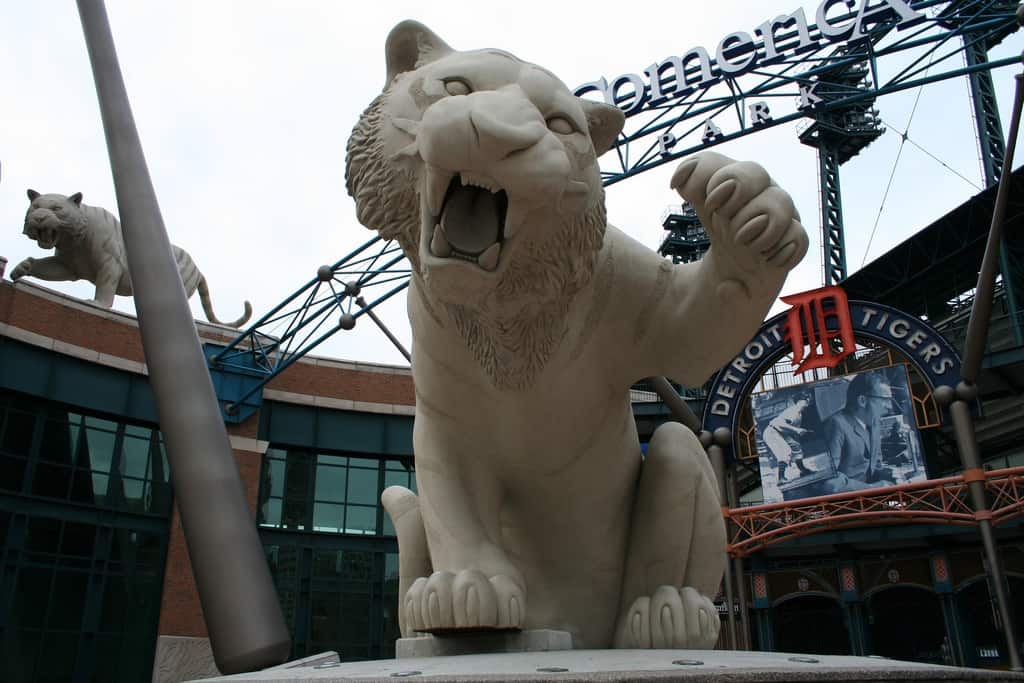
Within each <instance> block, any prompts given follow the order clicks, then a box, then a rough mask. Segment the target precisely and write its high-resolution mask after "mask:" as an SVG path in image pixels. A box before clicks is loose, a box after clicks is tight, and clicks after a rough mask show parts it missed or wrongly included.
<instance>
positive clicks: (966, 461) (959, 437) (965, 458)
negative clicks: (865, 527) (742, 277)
mask: <svg viewBox="0 0 1024 683" xmlns="http://www.w3.org/2000/svg"><path fill="white" fill-rule="evenodd" d="M1017 18H1018V20H1019V21H1022V22H1024V7H1022V8H1019V9H1018V10H1017ZM1016 81H1017V83H1016V93H1015V97H1014V102H1013V114H1012V116H1011V118H1010V134H1009V136H1008V138H1007V145H1006V155H1005V156H1004V158H1003V171H1002V175H1001V176H1000V178H999V188H998V190H997V192H996V203H995V207H994V208H993V210H992V225H991V226H990V228H989V233H988V241H987V242H986V243H985V254H984V256H983V257H982V259H981V269H980V272H979V273H978V284H977V287H976V288H975V295H974V303H973V304H972V305H971V316H970V319H969V320H968V323H967V340H966V342H965V344H964V358H963V363H962V364H961V369H960V376H961V378H962V381H961V382H960V383H959V384H958V385H957V387H956V389H955V390H953V389H952V388H951V387H940V389H943V391H941V392H939V391H938V390H937V391H936V398H937V399H939V400H940V401H941V402H942V403H946V404H949V412H950V416H951V417H952V419H953V427H954V429H955V431H956V441H957V447H958V448H957V450H958V451H959V452H960V460H961V463H962V464H963V468H964V479H965V480H966V481H967V482H968V490H969V492H970V496H971V503H972V505H973V507H974V513H975V517H976V519H977V520H978V529H979V531H980V532H981V542H982V545H983V546H984V549H985V557H986V559H987V560H988V569H987V572H986V573H987V574H988V576H989V578H990V579H991V582H990V585H991V587H992V588H991V589H992V590H993V591H994V592H995V598H996V604H997V606H998V608H999V616H1000V617H1001V618H1002V620H1003V635H1004V636H1005V637H1006V644H1007V649H1008V655H1009V658H1010V667H1011V668H1012V669H1013V670H1014V671H1022V670H1024V667H1022V665H1021V657H1020V652H1019V650H1018V649H1017V648H1018V647H1019V646H1018V643H1017V637H1016V628H1015V625H1014V618H1013V611H1012V610H1011V609H1010V603H1009V600H1008V598H1007V595H1006V583H1005V581H1006V579H1005V576H1004V574H1003V566H1002V562H1000V559H999V552H998V550H997V548H996V541H995V534H993V532H992V521H991V517H992V511H991V510H990V509H989V505H988V500H987V498H986V495H985V484H984V477H985V474H984V471H983V470H982V469H981V456H980V453H979V449H978V439H977V436H976V435H975V433H974V422H973V421H972V419H971V412H970V402H972V401H974V400H975V399H976V398H977V395H978V387H977V381H978V375H979V373H980V372H981V363H982V359H983V357H984V353H985V342H986V340H987V339H988V323H989V317H990V316H991V313H992V298H993V292H994V290H995V277H996V270H997V263H998V261H999V244H1000V241H1001V239H1002V234H1003V222H1004V216H1005V213H1006V202H1007V200H1008V195H1009V188H1010V185H1009V182H1007V181H1008V179H1009V177H1010V167H1011V165H1012V164H1013V154H1014V150H1015V148H1016V141H1017V133H1018V131H1019V130H1020V118H1021V108H1022V106H1024V74H1017V76H1016Z"/></svg>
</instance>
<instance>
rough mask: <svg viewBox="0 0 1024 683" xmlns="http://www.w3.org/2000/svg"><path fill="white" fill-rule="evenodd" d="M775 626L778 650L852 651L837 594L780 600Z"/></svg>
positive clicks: (826, 652) (774, 614)
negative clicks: (832, 596) (834, 596)
mask: <svg viewBox="0 0 1024 683" xmlns="http://www.w3.org/2000/svg"><path fill="white" fill-rule="evenodd" d="M772 630H773V633H774V636H775V650H776V651H777V652H803V653H807V654H820V655H848V654H851V653H850V635H849V633H848V632H847V628H846V621H845V619H844V618H843V608H842V606H841V605H840V604H839V601H838V600H836V599H835V598H831V597H827V596H824V595H799V596H797V597H794V598H790V599H788V600H785V601H784V602H781V603H779V604H778V605H776V606H775V608H774V609H773V610H772Z"/></svg>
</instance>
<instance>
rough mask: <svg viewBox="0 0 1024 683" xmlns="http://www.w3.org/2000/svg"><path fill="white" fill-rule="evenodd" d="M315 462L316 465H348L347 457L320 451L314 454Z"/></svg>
mask: <svg viewBox="0 0 1024 683" xmlns="http://www.w3.org/2000/svg"><path fill="white" fill-rule="evenodd" d="M316 462H317V464H318V465H341V466H342V467H344V466H345V465H348V458H346V457H345V456H344V455H328V454H327V453H321V454H319V455H318V456H316Z"/></svg>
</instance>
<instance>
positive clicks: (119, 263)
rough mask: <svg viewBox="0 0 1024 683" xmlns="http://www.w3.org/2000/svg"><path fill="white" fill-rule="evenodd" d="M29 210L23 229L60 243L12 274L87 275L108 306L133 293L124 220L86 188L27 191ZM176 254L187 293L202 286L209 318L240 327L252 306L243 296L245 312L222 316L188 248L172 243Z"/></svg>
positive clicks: (39, 239) (45, 244) (43, 242)
mask: <svg viewBox="0 0 1024 683" xmlns="http://www.w3.org/2000/svg"><path fill="white" fill-rule="evenodd" d="M28 199H29V202H31V203H30V204H29V207H28V212H27V213H26V214H25V228H24V230H23V231H22V232H23V233H24V234H25V235H26V236H27V237H28V238H29V239H31V240H35V242H36V244H38V245H39V247H40V248H42V249H54V248H56V250H55V252H54V254H53V256H47V257H46V258H32V257H29V258H27V259H25V260H24V261H22V262H21V263H19V264H18V265H17V266H15V267H14V270H12V271H11V279H12V280H19V279H20V278H23V277H25V276H26V275H31V276H32V277H37V278H39V279H41V280H51V281H68V280H83V279H84V280H88V281H89V282H92V283H93V284H94V285H96V294H95V297H94V298H93V300H92V301H93V303H95V304H97V305H99V306H103V307H104V308H110V307H111V306H113V305H114V295H115V294H118V295H120V296H131V295H132V281H131V277H130V276H129V274H128V261H127V259H126V257H125V251H124V238H123V237H122V234H121V223H120V222H119V221H118V220H117V218H115V217H114V215H113V214H111V213H110V212H109V211H107V210H106V209H103V208H101V207H98V206H88V205H87V204H83V203H82V193H81V192H76V193H75V194H73V195H71V196H70V197H65V196H64V195H62V194H40V193H38V192H36V191H35V190H29V191H28ZM171 249H172V250H173V251H174V260H175V262H176V263H177V265H178V273H180V274H181V282H182V284H183V285H184V286H185V296H186V297H190V296H192V294H193V293H194V292H195V291H196V290H199V301H200V302H201V303H202V305H203V312H204V313H206V317H207V319H209V321H210V322H212V323H216V324H218V325H227V326H228V327H241V326H242V325H244V324H245V323H246V322H248V320H249V318H251V317H252V306H251V305H250V304H249V302H248V301H246V302H245V312H244V314H243V315H242V317H240V318H238V319H237V320H233V321H231V322H227V323H225V322H221V321H220V320H218V319H217V316H216V315H215V314H214V312H213V304H212V303H211V301H210V290H209V288H208V287H207V286H206V278H205V277H204V276H203V274H202V273H201V272H199V268H198V267H196V264H195V262H194V261H193V260H192V257H191V256H189V254H188V252H187V251H185V250H184V249H182V248H181V247H177V246H175V245H173V244H172V245H171Z"/></svg>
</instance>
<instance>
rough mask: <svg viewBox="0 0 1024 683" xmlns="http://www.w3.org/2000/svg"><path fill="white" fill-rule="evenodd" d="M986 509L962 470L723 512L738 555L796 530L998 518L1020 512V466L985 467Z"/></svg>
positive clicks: (1023, 485)
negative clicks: (976, 502) (977, 503)
mask: <svg viewBox="0 0 1024 683" xmlns="http://www.w3.org/2000/svg"><path fill="white" fill-rule="evenodd" d="M984 477H985V488H986V490H987V493H988V499H989V509H988V510H984V511H980V512H976V511H975V510H974V508H973V507H972V505H971V501H970V497H969V494H968V491H967V483H966V482H965V481H964V477H963V475H959V476H955V477H946V478H943V479H931V480H928V481H923V482H917V483H913V484H902V485H900V486H886V487H883V488H877V489H868V490H865V491H858V492H854V493H839V494H835V495H831V496H821V497H817V498H807V499H803V500H795V501H787V502H784V503H770V504H766V505H754V506H750V507H742V508H733V509H730V510H728V511H727V512H726V516H727V518H728V520H729V521H730V522H731V524H730V525H729V536H730V538H729V553H730V554H731V555H733V556H734V557H743V556H746V555H749V554H751V553H753V552H756V551H758V550H762V549H764V548H765V547H767V546H770V545H774V544H777V543H782V542H784V541H788V540H791V539H794V538H798V537H800V536H808V535H811V534H816V533H822V532H826V531H835V530H838V529H845V528H850V527H857V526H877V525H888V524H957V525H962V526H973V525H975V524H977V523H978V520H979V519H984V518H989V519H991V520H992V523H993V524H999V523H1001V522H1005V521H1007V520H1010V519H1013V518H1015V517H1018V516H1020V515H1021V514H1024V467H1013V468H1009V469H1003V470H993V471H990V472H985V473H984Z"/></svg>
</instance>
